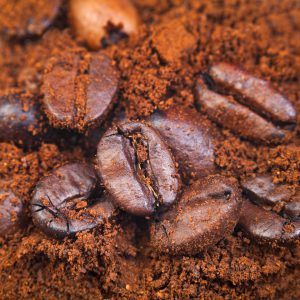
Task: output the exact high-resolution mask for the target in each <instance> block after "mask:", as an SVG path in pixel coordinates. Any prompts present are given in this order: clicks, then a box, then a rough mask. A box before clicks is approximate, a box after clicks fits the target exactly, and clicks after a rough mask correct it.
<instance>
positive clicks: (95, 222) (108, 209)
mask: <svg viewBox="0 0 300 300" xmlns="http://www.w3.org/2000/svg"><path fill="white" fill-rule="evenodd" d="M31 211H32V217H33V222H34V223H35V224H36V226H37V227H39V228H40V229H41V230H42V231H44V232H45V233H46V234H48V235H50V236H53V237H55V238H63V237H65V236H69V235H73V234H75V233H77V232H80V231H84V230H89V229H92V228H95V227H96V226H99V225H100V224H102V223H103V222H104V220H106V219H109V218H110V217H111V216H112V214H113V206H112V203H111V202H110V199H109V197H108V196H107V195H103V196H102V197H99V196H98V195H97V178H96V174H95V171H94V169H93V167H92V166H91V165H87V164H83V163H72V164H67V165H64V166H62V167H60V168H58V169H57V170H55V171H54V172H53V173H52V174H51V175H49V176H47V177H44V178H42V179H41V180H40V181H39V182H38V184H37V186H36V188H35V190H34V193H33V197H32V200H31Z"/></svg>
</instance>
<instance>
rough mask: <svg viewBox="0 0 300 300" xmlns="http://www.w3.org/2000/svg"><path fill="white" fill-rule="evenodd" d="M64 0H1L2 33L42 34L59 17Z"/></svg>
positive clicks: (14, 35)
mask: <svg viewBox="0 0 300 300" xmlns="http://www.w3.org/2000/svg"><path fill="white" fill-rule="evenodd" d="M61 3H62V0H51V1H48V0H14V1H11V0H0V7H1V10H0V33H2V34H4V35H6V36H9V37H18V38H25V37H27V36H32V35H41V34H42V33H43V32H44V31H45V30H46V29H47V28H48V27H49V26H50V25H51V24H52V23H53V21H54V19H55V18H56V17H57V15H58V13H59V11H60V7H61Z"/></svg>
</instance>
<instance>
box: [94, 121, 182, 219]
mask: <svg viewBox="0 0 300 300" xmlns="http://www.w3.org/2000/svg"><path fill="white" fill-rule="evenodd" d="M97 169H98V172H99V175H100V177H101V178H102V179H103V183H104V185H105V187H106V189H107V190H108V191H109V192H110V193H111V195H112V198H113V199H114V202H115V204H116V205H117V206H119V207H120V208H122V209H123V210H125V211H127V212H129V213H132V214H134V215H140V216H145V215H151V214H153V213H154V212H155V210H156V209H157V208H163V207H168V206H170V205H171V204H172V203H173V202H174V201H175V200H176V198H177V196H178V193H179V190H180V179H179V177H178V174H177V170H176V167H175V162H174V160H173V157H172V155H171V152H170V151H169V149H168V147H167V145H166V144H165V142H164V141H163V139H162V137H161V136H160V135H159V134H158V133H157V132H156V131H155V130H154V129H152V128H151V127H150V126H148V125H146V124H143V123H139V122H129V123H124V124H120V125H118V126H114V127H113V128H111V129H109V130H108V131H107V132H106V133H105V134H104V136H103V137H102V139H101V140H100V143H99V145H98V152H97Z"/></svg>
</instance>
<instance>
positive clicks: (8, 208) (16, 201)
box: [0, 189, 25, 236]
mask: <svg viewBox="0 0 300 300" xmlns="http://www.w3.org/2000/svg"><path fill="white" fill-rule="evenodd" d="M24 220H25V213H24V206H23V202H22V200H21V199H20V198H19V197H17V196H16V195H15V194H14V193H13V192H12V191H10V190H2V189H0V236H6V235H8V234H12V233H14V232H16V231H17V230H18V229H19V228H20V225H22V223H23V221H24Z"/></svg>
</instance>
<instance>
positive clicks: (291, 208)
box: [283, 190, 300, 220]
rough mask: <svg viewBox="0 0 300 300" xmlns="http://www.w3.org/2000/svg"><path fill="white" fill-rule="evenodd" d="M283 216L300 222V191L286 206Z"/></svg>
mask: <svg viewBox="0 0 300 300" xmlns="http://www.w3.org/2000/svg"><path fill="white" fill-rule="evenodd" d="M283 214H284V216H286V217H287V218H290V219H293V220H300V190H298V191H297V192H296V194H295V195H294V196H293V197H292V198H291V199H290V200H289V202H288V203H286V204H285V206H284V209H283Z"/></svg>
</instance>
